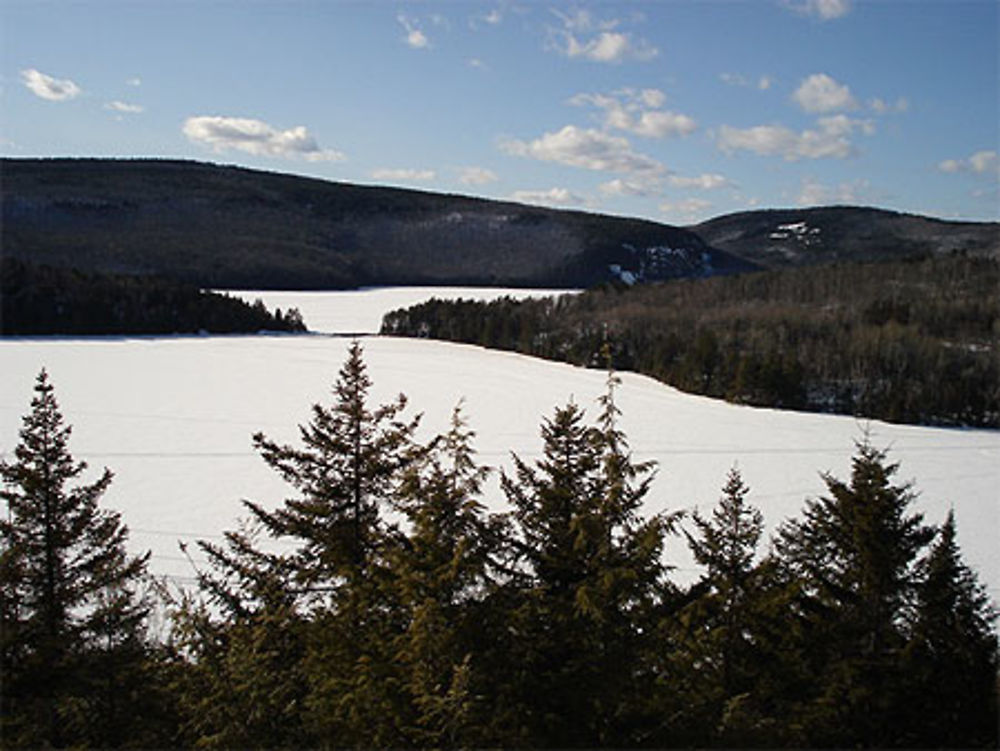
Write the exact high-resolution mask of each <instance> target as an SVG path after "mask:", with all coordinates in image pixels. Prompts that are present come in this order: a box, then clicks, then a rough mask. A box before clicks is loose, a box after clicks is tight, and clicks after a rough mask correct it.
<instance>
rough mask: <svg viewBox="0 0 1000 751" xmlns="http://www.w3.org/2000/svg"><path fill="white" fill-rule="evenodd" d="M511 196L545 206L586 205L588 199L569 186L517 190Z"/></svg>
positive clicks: (519, 200)
mask: <svg viewBox="0 0 1000 751" xmlns="http://www.w3.org/2000/svg"><path fill="white" fill-rule="evenodd" d="M511 198H512V199H513V200H515V201H517V202H519V203H533V204H541V205H543V206H584V205H586V204H587V199H585V198H584V197H583V196H580V195H577V194H576V193H573V192H572V191H570V190H569V189H568V188H550V189H549V190H516V191H514V193H512V194H511Z"/></svg>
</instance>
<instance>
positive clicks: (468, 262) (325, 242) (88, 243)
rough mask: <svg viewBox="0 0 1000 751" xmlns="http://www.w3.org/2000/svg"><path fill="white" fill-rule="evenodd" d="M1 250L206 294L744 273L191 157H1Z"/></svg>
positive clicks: (407, 197) (705, 260)
mask: <svg viewBox="0 0 1000 751" xmlns="http://www.w3.org/2000/svg"><path fill="white" fill-rule="evenodd" d="M0 169H2V178H3V179H2V192H3V252H4V254H5V255H7V256H11V257H15V258H19V259H21V260H26V261H31V262H34V263H40V264H42V263H43V264H48V265H50V266H64V267H72V268H76V269H79V270H81V271H88V272H102V273H127V274H133V275H135V274H158V275H161V276H168V277H173V278H175V279H180V280H183V281H187V282H192V283H195V284H198V285H200V286H202V287H215V288H231V289H232V288H243V289H261V288H268V289H278V288H290V289H336V288H353V287H357V286H362V285H388V284H478V285H504V286H548V287H586V286H590V285H592V284H595V283H600V282H603V281H607V280H609V279H611V278H616V277H622V276H624V277H625V278H629V279H630V280H631V279H636V280H642V279H646V280H654V279H666V278H672V277H677V276H703V275H708V274H713V273H728V272H734V271H744V270H749V269H754V268H756V267H755V266H754V264H752V263H747V262H746V261H743V260H740V259H737V258H735V257H733V256H731V255H730V254H728V253H726V252H724V251H718V250H714V249H712V248H710V247H709V246H708V245H706V244H705V243H704V242H703V241H702V240H701V239H700V238H699V237H698V236H697V235H695V234H693V233H691V232H689V231H687V230H684V229H680V228H677V227H671V226H667V225H663V224H657V223H654V222H649V221H642V220H637V219H626V218H620V217H609V216H601V215H598V214H588V213H583V212H573V211H557V210H553V209H545V208H539V207H531V206H524V205H521V204H515V203H505V202H498V201H487V200H482V199H475V198H468V197H463V196H456V195H442V194H435V193H426V192H420V191H414V190H402V189H395V188H384V187H365V186H358V185H348V184H343V183H333V182H326V181H322V180H314V179H308V178H304V177H297V176H292V175H280V174H275V173H268V172H259V171H254V170H249V169H242V168H236V167H222V166H216V165H211V164H203V163H198V162H180V161H164V160H109V159H46V160H37V159H4V160H2V162H0Z"/></svg>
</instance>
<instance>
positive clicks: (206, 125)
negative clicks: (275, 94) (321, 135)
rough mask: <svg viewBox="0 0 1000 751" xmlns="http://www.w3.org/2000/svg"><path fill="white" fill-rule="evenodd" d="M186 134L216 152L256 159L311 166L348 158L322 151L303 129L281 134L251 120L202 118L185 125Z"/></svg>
mask: <svg viewBox="0 0 1000 751" xmlns="http://www.w3.org/2000/svg"><path fill="white" fill-rule="evenodd" d="M183 132H184V135H185V136H187V137H188V139H189V140H191V141H192V142H194V143H197V144H200V145H202V146H206V147H209V148H211V149H212V150H213V151H216V152H222V151H227V150H229V149H235V150H237V151H245V152H247V153H249V154H254V155H256V156H269V157H282V158H286V159H288V158H291V159H295V158H300V159H305V160H306V161H310V162H322V161H340V160H342V159H344V158H345V156H344V154H343V153H341V152H339V151H334V150H332V149H321V148H320V147H319V145H318V144H317V143H316V139H315V138H314V137H313V136H312V135H311V134H310V133H309V131H308V130H307V129H306V127H305V126H303V125H299V126H297V127H294V128H289V129H287V130H280V129H278V128H275V127H274V126H272V125H269V124H268V123H266V122H263V121H261V120H254V119H251V118H245V117H222V116H218V115H199V116H196V117H189V118H188V119H187V120H185V121H184V127H183Z"/></svg>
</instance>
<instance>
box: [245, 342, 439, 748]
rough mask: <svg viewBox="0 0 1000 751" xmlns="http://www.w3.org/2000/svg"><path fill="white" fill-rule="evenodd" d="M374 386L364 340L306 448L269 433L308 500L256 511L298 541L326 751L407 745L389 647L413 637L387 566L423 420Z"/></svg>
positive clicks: (311, 675)
mask: <svg viewBox="0 0 1000 751" xmlns="http://www.w3.org/2000/svg"><path fill="white" fill-rule="evenodd" d="M370 388H371V380H370V378H369V377H368V374H367V368H366V366H365V364H364V361H363V357H362V349H361V345H360V344H359V343H358V342H357V341H355V342H354V343H353V344H352V345H351V347H350V350H349V352H348V357H347V360H346V362H345V363H344V366H343V367H342V368H341V370H340V373H339V375H338V378H337V381H336V383H335V384H334V388H333V391H334V396H335V401H334V403H333V404H332V405H331V406H329V407H326V406H323V405H320V404H316V405H314V406H313V410H312V412H313V415H312V421H311V422H310V423H309V424H308V425H307V426H300V428H299V433H300V439H301V442H302V444H303V445H302V447H301V448H298V447H294V446H289V445H281V444H278V443H276V442H274V441H271V440H269V439H268V438H266V437H265V436H264V435H263V434H261V433H258V434H256V435H255V436H254V443H255V445H256V446H257V448H258V450H259V451H260V452H261V455H262V456H263V458H264V461H265V462H267V463H268V464H269V465H270V466H271V467H273V468H274V469H275V470H276V471H277V472H278V473H279V474H280V475H281V476H282V477H283V478H284V479H285V480H286V481H287V482H288V483H289V484H290V485H292V486H293V487H294V488H295V489H296V490H297V491H298V493H299V497H298V498H292V499H288V500H286V501H285V503H284V505H283V506H282V507H280V508H278V509H277V510H275V511H273V512H271V511H266V510H264V509H263V508H261V507H260V506H259V505H257V504H254V503H250V502H247V507H248V508H249V509H250V510H251V512H252V513H253V515H254V517H255V518H256V519H257V520H258V521H259V522H260V523H262V524H263V526H264V528H265V529H266V531H267V532H269V533H270V534H271V535H274V536H276V537H284V538H291V540H292V541H293V542H296V543H297V546H298V547H297V549H296V550H295V551H294V552H293V553H292V554H291V555H290V557H289V565H290V566H291V568H292V570H293V571H294V574H293V578H292V583H293V584H294V588H295V591H296V592H297V593H298V595H299V601H300V603H301V607H302V608H303V610H302V611H301V612H303V613H304V614H306V615H310V616H311V617H310V618H309V620H310V626H309V646H308V649H307V651H306V660H307V664H306V668H305V669H306V672H307V675H308V679H309V681H310V690H309V697H308V707H307V719H308V724H309V727H310V728H311V732H313V733H315V734H316V737H317V738H318V739H319V741H320V742H321V743H325V742H331V743H337V744H341V745H342V744H348V745H378V746H387V745H399V744H400V743H402V742H403V741H404V740H405V737H404V735H403V731H402V729H401V724H402V722H403V721H402V717H403V716H404V714H405V711H404V710H405V694H404V691H403V690H402V688H401V687H400V685H399V680H398V676H396V675H395V673H394V668H393V659H394V656H393V654H392V645H393V643H394V641H395V638H396V636H397V635H398V634H399V633H400V631H401V630H402V629H403V628H404V623H403V613H402V609H401V607H400V603H399V598H398V596H397V592H396V591H395V589H394V586H393V582H392V572H391V570H390V567H389V562H390V553H391V550H392V548H393V547H394V546H395V545H397V544H399V534H398V531H396V530H395V529H394V528H393V527H392V526H391V525H389V524H388V523H387V522H386V520H385V518H384V515H383V511H385V510H388V509H389V508H390V504H391V501H392V498H393V496H394V494H395V492H396V490H397V489H398V485H399V483H400V481H401V476H402V472H403V471H404V470H405V468H406V467H407V466H408V465H409V464H410V463H412V462H413V461H414V460H415V458H416V457H417V454H418V452H417V449H416V447H415V445H414V443H413V432H414V431H415V429H416V427H417V424H418V421H419V418H415V419H412V420H410V421H402V420H401V419H400V413H401V412H402V411H403V409H404V408H405V406H406V399H405V397H404V396H403V395H400V396H399V397H398V398H397V399H396V400H395V401H393V402H392V403H390V404H387V405H383V406H379V407H375V408H372V407H370V406H369V403H368V392H369V390H370Z"/></svg>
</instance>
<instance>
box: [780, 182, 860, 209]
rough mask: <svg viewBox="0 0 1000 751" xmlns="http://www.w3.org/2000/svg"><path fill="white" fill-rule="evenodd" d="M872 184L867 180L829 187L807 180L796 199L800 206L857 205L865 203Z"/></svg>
mask: <svg viewBox="0 0 1000 751" xmlns="http://www.w3.org/2000/svg"><path fill="white" fill-rule="evenodd" d="M869 188H870V183H869V182H868V181H867V180H853V181H851V182H842V183H839V184H837V185H833V186H828V185H824V184H822V183H820V182H817V181H816V180H813V179H811V178H807V179H805V180H803V181H802V188H801V190H800V191H799V195H798V197H797V198H796V199H795V200H796V202H797V203H798V204H799V206H823V205H830V204H834V203H840V204H857V203H863V202H864V200H865V199H864V196H865V195H866V194H867V193H868V190H869Z"/></svg>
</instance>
